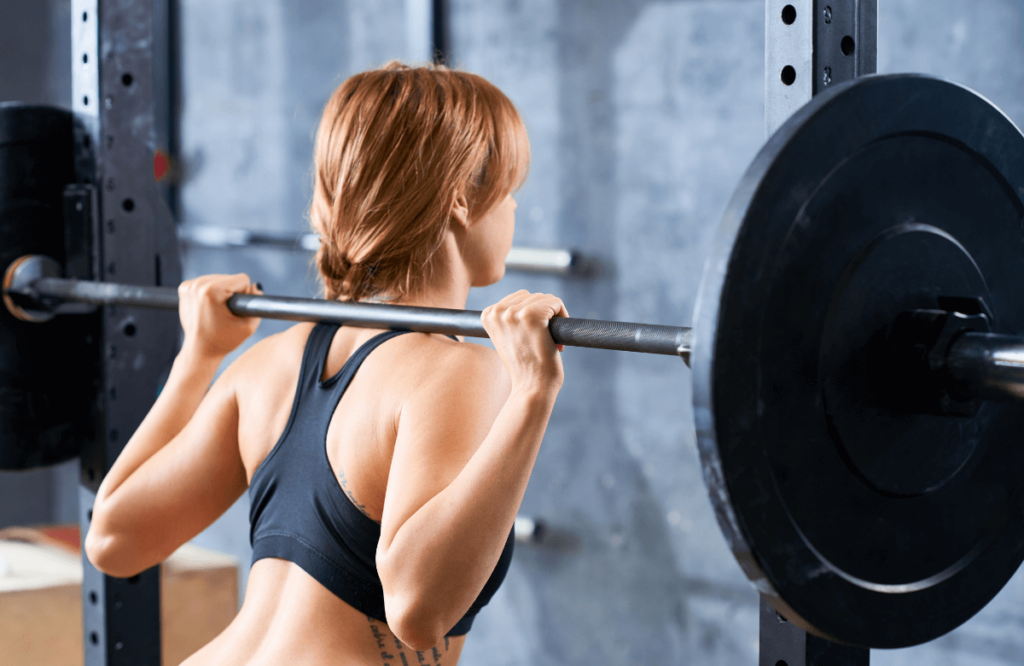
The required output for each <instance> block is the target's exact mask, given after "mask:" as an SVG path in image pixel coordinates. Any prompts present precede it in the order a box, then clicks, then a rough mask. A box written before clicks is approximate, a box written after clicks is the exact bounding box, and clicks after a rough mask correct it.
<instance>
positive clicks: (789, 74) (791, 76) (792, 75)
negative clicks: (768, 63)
mask: <svg viewBox="0 0 1024 666" xmlns="http://www.w3.org/2000/svg"><path fill="white" fill-rule="evenodd" d="M794 81H796V70H795V69H793V67H792V66H791V65H786V66H785V67H783V68H782V82H783V83H785V84H786V85H787V86H791V85H793V82H794Z"/></svg>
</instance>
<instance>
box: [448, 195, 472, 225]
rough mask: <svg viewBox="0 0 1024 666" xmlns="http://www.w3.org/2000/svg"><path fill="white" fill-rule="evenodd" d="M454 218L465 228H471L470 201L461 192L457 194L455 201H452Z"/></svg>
mask: <svg viewBox="0 0 1024 666" xmlns="http://www.w3.org/2000/svg"><path fill="white" fill-rule="evenodd" d="M452 219H453V220H454V221H455V222H456V223H458V224H459V225H460V226H461V227H463V228H464V229H469V201H468V200H467V199H466V195H465V194H463V193H461V192H460V193H459V194H457V195H455V201H453V202H452Z"/></svg>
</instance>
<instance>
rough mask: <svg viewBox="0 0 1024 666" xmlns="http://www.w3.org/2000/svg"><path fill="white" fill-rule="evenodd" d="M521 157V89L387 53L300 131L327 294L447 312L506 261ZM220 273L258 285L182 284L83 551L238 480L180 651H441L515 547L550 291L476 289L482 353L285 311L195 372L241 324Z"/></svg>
mask: <svg viewBox="0 0 1024 666" xmlns="http://www.w3.org/2000/svg"><path fill="white" fill-rule="evenodd" d="M528 161H529V145H528V143H527V140H526V133H525V130H524V128H523V124H522V121H521V120H520V118H519V116H518V114H517V113H516V111H515V108H514V107H513V105H512V103H511V102H510V101H509V100H508V99H507V98H506V97H505V96H504V95H503V94H502V93H501V92H500V91H498V90H497V88H495V87H494V86H493V85H491V84H490V83H488V82H486V81H485V80H483V79H481V78H480V77H477V76H474V75H471V74H466V73H462V72H454V71H449V70H447V69H445V68H443V67H424V68H416V69H410V68H408V67H404V66H401V65H398V64H391V65H388V66H386V67H384V68H383V69H381V70H376V71H371V72H365V73H363V74H359V75H356V76H354V77H352V78H350V79H348V80H347V81H345V82H344V83H343V84H342V85H341V86H340V87H339V88H338V89H337V90H336V91H335V93H334V94H333V96H332V97H331V99H330V100H329V101H328V103H327V106H326V109H325V111H324V115H323V119H322V121H321V123H320V128H319V131H318V133H317V139H316V147H315V181H314V196H313V203H312V207H311V212H310V215H311V218H312V223H313V226H314V228H315V229H316V231H317V232H318V233H319V234H320V237H321V240H322V246H321V249H320V251H319V253H318V255H317V262H318V266H319V268H320V272H321V275H322V277H323V280H324V285H325V291H326V297H327V298H329V299H340V300H348V301H364V300H373V301H386V302H390V303H398V304H403V305H418V306H430V307H446V308H464V307H465V303H466V297H467V294H468V292H469V289H470V287H473V286H483V285H488V284H492V283H494V282H496V281H497V280H499V279H500V278H501V277H502V275H503V273H504V259H505V256H506V254H507V253H508V250H509V248H510V246H511V242H512V231H513V227H514V211H515V207H516V204H515V201H514V200H513V199H512V193H513V192H514V191H515V190H516V189H517V188H518V187H519V185H520V184H521V182H522V179H523V178H524V177H525V174H526V169H527V166H528ZM234 292H246V293H258V290H257V289H256V288H255V287H254V286H253V285H251V284H250V283H249V278H248V277H247V276H245V275H234V276H216V275H211V276H204V277H200V278H197V279H195V280H190V281H188V282H185V283H184V284H182V285H181V287H180V289H179V293H180V295H181V306H180V318H181V324H182V328H183V329H184V331H185V337H184V342H183V345H182V349H181V352H180V353H179V354H178V356H177V358H176V360H175V362H174V366H173V369H172V372H171V375H170V377H169V379H168V381H167V383H166V385H165V386H164V388H163V391H162V392H161V394H160V396H159V398H158V399H157V401H156V403H155V404H154V406H153V408H152V410H151V411H150V413H149V415H148V416H147V417H146V419H145V420H144V421H143V423H142V424H141V425H140V426H139V429H138V431H137V432H136V433H135V434H134V436H133V437H132V439H131V441H129V442H128V444H127V446H126V447H125V449H124V451H123V453H122V454H121V455H120V457H119V458H118V459H117V462H116V463H115V464H114V466H113V467H112V469H111V470H110V472H109V473H108V474H107V476H106V478H105V479H104V481H103V485H102V486H101V487H100V490H99V493H98V495H97V498H96V505H95V508H94V509H93V520H92V525H91V528H90V530H89V534H88V536H87V538H86V544H85V546H86V552H87V554H88V556H89V559H90V560H91V561H92V562H93V563H94V564H95V565H96V566H97V568H99V569H100V570H102V571H104V572H106V573H108V574H110V575H113V576H131V575H133V574H135V573H138V572H139V571H142V570H144V569H146V568H148V567H151V566H153V565H155V564H157V563H158V562H161V561H162V560H164V559H165V558H166V557H167V556H168V555H170V554H171V553H172V552H173V551H174V550H175V549H176V548H178V547H179V546H180V545H181V544H183V543H185V542H186V541H188V540H189V539H191V538H192V537H193V536H195V535H196V534H198V533H199V532H200V531H202V530H203V529H204V528H206V527H207V526H208V525H210V523H212V522H213V521H214V520H215V519H216V518H217V517H218V516H220V515H221V514H222V513H223V512H224V511H225V510H226V509H227V508H228V507H230V506H231V505H232V504H233V503H234V502H235V500H236V499H238V497H239V496H240V495H241V494H242V493H243V492H244V491H245V489H246V488H250V496H251V507H252V508H251V515H250V517H251V519H252V530H251V536H252V541H253V565H252V569H251V573H250V575H249V583H248V589H247V590H246V595H245V601H244V603H243V605H242V609H241V611H239V614H238V616H237V617H236V618H235V620H234V621H233V622H232V623H231V625H230V626H229V627H228V628H227V629H226V630H225V631H224V632H223V633H222V634H221V635H220V636H218V637H217V638H216V639H214V640H213V642H211V643H210V644H209V645H207V646H205V647H204V648H203V649H201V650H200V651H199V652H197V653H196V654H195V655H193V656H192V657H191V658H190V659H189V660H188V661H187V663H188V664H189V666H201V665H207V664H209V665H218V666H223V665H230V664H239V665H241V664H247V665H256V664H268V665H269V664H274V665H278V664H285V663H287V664H310V665H314V664H315V665H320V664H374V665H379V664H402V665H403V666H405V665H406V664H424V663H427V664H444V665H445V666H451V665H454V664H455V663H457V662H458V659H459V654H460V652H461V650H462V646H463V643H464V641H465V635H466V633H467V632H468V631H469V627H470V625H471V624H472V621H473V617H474V616H475V614H476V612H477V611H478V610H479V609H480V607H481V606H482V605H483V604H485V603H486V602H487V600H488V599H489V598H490V596H491V595H493V593H494V591H495V590H496V589H497V586H498V585H499V584H500V583H501V579H502V578H503V577H504V574H505V571H506V570H507V567H508V561H509V558H510V556H511V545H512V540H511V530H512V524H513V521H514V519H515V516H516V512H517V510H518V508H519V505H520V502H521V500H522V497H523V493H524V491H525V490H526V484H527V481H528V479H529V476H530V472H531V470H532V467H533V463H534V460H535V458H536V455H537V451H538V449H539V447H540V444H541V440H542V438H543V435H544V429H545V427H546V425H547V421H548V417H549V415H550V413H551V409H552V407H553V405H554V401H555V397H556V395H557V393H558V390H559V387H560V386H561V382H562V366H561V361H560V358H559V355H558V353H557V352H558V351H559V350H556V347H555V345H554V343H553V342H552V340H551V337H550V335H549V333H548V330H547V324H548V322H549V321H550V319H551V318H552V317H556V316H566V315H567V313H566V310H565V308H564V306H563V305H562V302H561V301H560V300H559V299H557V298H555V297H553V296H550V295H544V294H529V293H527V292H525V291H520V292H517V293H515V294H512V295H510V296H508V297H506V298H505V299H503V300H502V301H501V302H499V303H497V304H496V305H493V306H491V307H489V308H487V309H486V310H485V311H484V314H483V324H484V327H485V328H486V330H487V332H488V334H489V335H490V337H491V340H492V341H493V342H494V346H495V350H496V353H495V351H492V350H490V349H488V348H486V347H484V346H481V345H476V344H467V343H464V342H460V341H458V340H455V339H453V338H449V337H446V336H442V335H426V334H420V333H407V332H406V333H402V332H381V331H373V330H366V329H358V328H344V327H343V328H337V327H334V326H327V325H323V324H318V325H316V326H314V325H313V324H299V325H296V326H294V327H292V328H290V329H288V330H287V331H285V332H283V333H280V334H277V335H274V336H271V337H268V338H266V339H264V340H262V341H261V342H259V343H258V344H256V345H254V346H253V347H252V348H250V349H249V350H248V351H246V352H245V353H244V354H243V355H242V356H241V357H240V358H238V360H236V361H235V362H234V363H233V364H231V366H230V367H228V368H227V369H226V370H225V371H224V373H223V374H222V375H221V376H220V377H219V378H218V379H217V381H216V382H215V383H214V384H213V386H212V387H211V388H210V389H209V391H208V392H206V388H207V386H209V384H210V382H211V380H212V379H213V376H214V374H215V372H216V369H217V367H218V365H219V364H220V363H221V361H222V360H223V359H224V357H225V355H226V354H228V353H229V352H231V351H232V350H233V349H235V348H236V347H237V346H238V345H239V344H241V343H242V341H244V340H245V339H246V338H247V337H248V336H250V335H251V334H252V333H253V332H254V331H255V329H256V326H257V324H258V322H257V321H256V320H253V319H240V318H237V317H235V316H233V315H232V314H230V312H229V311H228V310H227V308H226V306H225V302H226V300H227V298H228V297H229V296H230V294H232V293H234ZM371 352H372V353H371ZM356 370H358V372H356ZM204 392H205V395H204Z"/></svg>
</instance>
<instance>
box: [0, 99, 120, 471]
mask: <svg viewBox="0 0 1024 666" xmlns="http://www.w3.org/2000/svg"><path fill="white" fill-rule="evenodd" d="M71 123H72V120H71V114H70V113H69V112H67V111H64V110H62V109H56V108H51V107H44V106H28V105H23V104H10V103H5V104H0V274H2V273H3V272H4V271H6V270H7V267H8V266H9V265H10V264H11V263H12V262H13V261H14V260H15V259H17V258H19V257H21V256H23V255H26V254H44V255H48V256H50V257H53V258H54V259H56V260H57V261H60V262H63V261H64V203H63V191H64V187H65V185H67V184H68V183H71V182H72V181H73V180H74V164H73V161H72V160H73V155H72V153H73V149H74V141H73V138H72V129H71V127H72V125H71ZM98 324H99V320H98V319H97V317H96V316H69V317H58V318H56V319H54V320H53V321H50V322H47V323H43V324H36V323H29V322H24V321H20V320H18V319H15V318H14V317H13V316H12V315H11V313H10V312H8V311H7V308H6V307H3V306H0V469H5V470H18V469H26V468H31V467H41V466H46V465H52V464H55V463H59V462H62V461H64V460H68V459H70V458H73V457H75V456H77V455H78V454H79V452H80V450H81V448H82V446H83V443H84V442H85V441H86V440H87V439H88V438H91V437H93V432H92V430H93V428H94V423H95V421H94V411H93V410H94V409H95V407H96V390H97V388H96V387H97V381H98V379H99V371H100V368H99V351H98V350H99V344H100V329H99V327H98Z"/></svg>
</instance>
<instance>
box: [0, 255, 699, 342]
mask: <svg viewBox="0 0 1024 666" xmlns="http://www.w3.org/2000/svg"><path fill="white" fill-rule="evenodd" d="M33 259H34V258H33ZM26 268H28V267H27V266H26ZM32 274H33V275H39V272H35V273H32ZM44 275H45V274H44ZM51 275H52V273H51ZM7 291H8V292H11V293H15V294H20V295H21V296H24V297H28V298H30V299H32V300H34V301H36V302H40V303H43V304H46V305H48V306H49V307H50V308H51V309H52V310H53V311H54V312H56V313H57V314H60V313H61V309H60V305H61V303H66V302H71V303H87V304H92V305H97V306H111V305H113V306H124V307H139V308H149V309H158V310H177V309H178V290H177V289H176V288H173V287H150V286H136V285H126V284H117V283H113V282H92V281H88V280H73V279H68V278H60V277H33V278H32V279H31V281H26V282H24V283H23V282H19V281H18V280H17V278H16V277H15V278H14V280H13V282H11V281H8V287H7ZM227 305H228V308H229V309H230V310H231V312H233V313H234V314H236V315H239V316H243V317H263V318H266V319H284V320H289V321H322V322H326V323H332V324H343V325H346V326H358V327H361V328H385V329H397V330H409V331H416V332H420V333H441V334H445V335H461V336H468V337H474V338H486V337H488V336H487V331H485V330H484V327H483V324H482V323H481V322H480V312H479V311H475V310H450V309H444V308H424V307H415V306H407V305H388V304H384V303H343V302H340V301H327V300H324V299H317V298H297V297H288V296H265V295H253V294H235V295H233V296H232V297H231V298H230V299H228V303H227ZM549 329H550V331H551V337H552V339H554V341H555V343H557V344H561V345H566V346H569V347H589V348H593V349H609V350H615V351H632V352H640V353H645V354H662V355H668V356H680V357H682V359H683V360H684V361H686V362H689V356H690V349H691V346H692V331H691V329H689V328H684V327H678V326H661V325H654V324H636V323H628V322H618V321H600V320H595V319H576V318H570V317H557V318H555V319H552V320H551V323H550V325H549Z"/></svg>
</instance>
